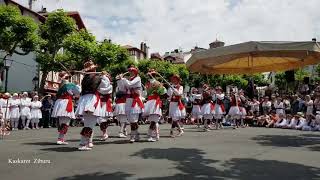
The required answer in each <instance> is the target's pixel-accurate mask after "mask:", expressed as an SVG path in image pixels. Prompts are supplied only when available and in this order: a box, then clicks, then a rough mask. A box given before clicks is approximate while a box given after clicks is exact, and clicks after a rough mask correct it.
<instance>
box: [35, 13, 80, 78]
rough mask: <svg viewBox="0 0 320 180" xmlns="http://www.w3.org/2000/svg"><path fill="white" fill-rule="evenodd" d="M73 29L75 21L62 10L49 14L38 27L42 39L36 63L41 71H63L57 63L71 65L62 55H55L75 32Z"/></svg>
mask: <svg viewBox="0 0 320 180" xmlns="http://www.w3.org/2000/svg"><path fill="white" fill-rule="evenodd" d="M75 27H76V24H75V21H74V20H73V19H72V18H70V17H68V16H67V15H66V13H65V12H63V11H62V10H59V11H56V12H53V13H50V14H49V16H48V18H47V20H46V22H45V23H44V24H43V25H41V26H40V36H41V38H42V39H41V46H40V50H39V51H38V52H37V58H36V61H37V62H38V63H39V64H40V67H41V70H42V71H45V72H49V71H55V70H63V68H62V67H61V66H60V65H59V64H58V63H57V62H58V61H60V62H61V63H63V64H64V65H65V66H68V65H71V63H69V64H68V61H69V60H70V59H69V58H67V57H63V56H64V54H59V56H57V54H58V51H59V50H60V49H61V48H62V47H63V45H64V43H65V40H66V39H67V37H68V36H69V35H71V34H72V33H73V32H74V31H75V30H76V29H75ZM59 67H60V68H59ZM42 79H43V78H42Z"/></svg>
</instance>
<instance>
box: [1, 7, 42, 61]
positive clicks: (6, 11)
mask: <svg viewBox="0 0 320 180" xmlns="http://www.w3.org/2000/svg"><path fill="white" fill-rule="evenodd" d="M37 30H38V25H37V24H36V23H35V22H34V21H33V19H32V18H30V17H26V16H22V15H21V13H20V11H19V9H18V8H16V7H13V6H6V5H1V6H0V50H3V51H5V52H6V53H7V54H6V55H10V56H11V55H12V54H14V53H16V54H20V55H26V54H28V53H29V52H31V51H34V50H35V49H36V47H37V43H38V35H37ZM17 48H19V49H20V50H22V52H20V50H19V51H17Z"/></svg>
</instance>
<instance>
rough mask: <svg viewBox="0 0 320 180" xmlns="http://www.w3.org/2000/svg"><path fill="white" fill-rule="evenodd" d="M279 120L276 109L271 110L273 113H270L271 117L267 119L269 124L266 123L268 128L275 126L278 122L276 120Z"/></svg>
mask: <svg viewBox="0 0 320 180" xmlns="http://www.w3.org/2000/svg"><path fill="white" fill-rule="evenodd" d="M278 120H279V116H278V115H277V114H276V112H275V111H272V112H271V115H270V119H269V120H267V123H268V124H267V125H266V127H267V128H272V127H273V126H274V124H275V123H276V122H278Z"/></svg>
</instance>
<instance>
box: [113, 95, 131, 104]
mask: <svg viewBox="0 0 320 180" xmlns="http://www.w3.org/2000/svg"><path fill="white" fill-rule="evenodd" d="M127 98H129V95H128V94H118V95H117V98H116V104H122V103H126V101H127Z"/></svg>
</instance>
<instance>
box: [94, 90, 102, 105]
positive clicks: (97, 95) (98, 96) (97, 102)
mask: <svg viewBox="0 0 320 180" xmlns="http://www.w3.org/2000/svg"><path fill="white" fill-rule="evenodd" d="M94 95H95V96H96V98H97V101H96V103H95V104H94V107H95V108H97V107H98V104H99V102H100V101H101V99H100V93H99V92H98V91H96V93H95V94H94Z"/></svg>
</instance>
